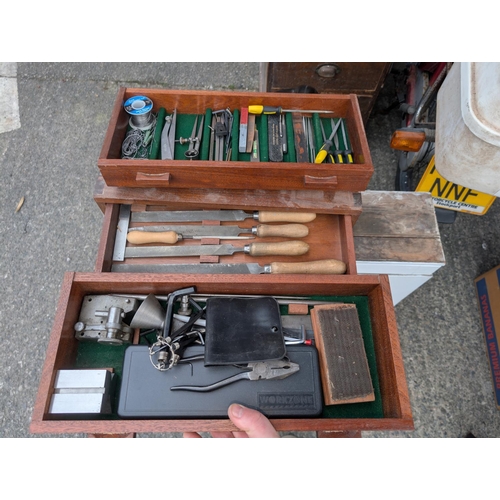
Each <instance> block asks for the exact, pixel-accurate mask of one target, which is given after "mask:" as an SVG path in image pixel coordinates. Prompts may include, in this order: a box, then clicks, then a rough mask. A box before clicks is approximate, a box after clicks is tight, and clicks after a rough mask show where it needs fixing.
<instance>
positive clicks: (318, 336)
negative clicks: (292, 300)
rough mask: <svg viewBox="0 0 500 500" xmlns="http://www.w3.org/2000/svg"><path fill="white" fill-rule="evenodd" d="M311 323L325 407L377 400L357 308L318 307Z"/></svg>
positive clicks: (327, 305)
mask: <svg viewBox="0 0 500 500" xmlns="http://www.w3.org/2000/svg"><path fill="white" fill-rule="evenodd" d="M311 320H312V324H313V330H314V339H315V341H316V347H317V349H318V354H319V362H320V369H321V381H322V385H323V397H324V400H325V404H327V405H336V404H346V403H362V402H366V401H374V400H375V393H374V390H373V384H372V380H371V376H370V369H369V366H368V359H367V357H366V352H365V346H364V342H363V335H362V332H361V325H360V324H359V318H358V312H357V309H356V306H355V305H354V304H326V305H320V306H314V307H313V309H312V310H311Z"/></svg>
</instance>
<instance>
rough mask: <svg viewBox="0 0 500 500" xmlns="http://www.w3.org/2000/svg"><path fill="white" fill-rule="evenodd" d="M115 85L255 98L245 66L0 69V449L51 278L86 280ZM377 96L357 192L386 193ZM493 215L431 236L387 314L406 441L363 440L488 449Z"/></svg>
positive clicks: (35, 349) (46, 323) (38, 339)
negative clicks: (419, 273) (427, 276)
mask: <svg viewBox="0 0 500 500" xmlns="http://www.w3.org/2000/svg"><path fill="white" fill-rule="evenodd" d="M120 86H135V87H138V86H144V87H162V88H179V89H229V90H232V89H233V90H240V89H241V90H250V91H257V90H258V88H259V64H258V63H237V64H231V63H217V64H209V63H154V64H153V63H138V64H135V63H134V64H130V63H127V64H125V63H59V64H56V63H20V64H18V65H16V64H6V63H0V105H1V107H2V111H1V112H0V122H2V125H0V127H2V126H3V128H0V132H1V133H0V172H1V173H2V178H3V181H2V183H1V184H0V197H1V199H2V203H1V206H0V248H1V252H2V253H1V260H0V276H1V278H2V294H1V298H0V301H1V305H0V366H1V368H0V437H31V435H30V433H29V424H30V419H31V414H32V410H33V404H34V401H35V397H36V393H37V390H38V383H39V377H40V373H41V369H42V365H43V362H44V359H45V351H46V348H47V344H48V339H49V335H50V331H51V327H52V323H53V320H54V314H55V309H56V305H57V302H58V297H59V291H60V286H61V282H62V278H63V274H64V272H65V271H92V270H93V268H94V263H95V258H96V252H97V245H98V242H99V236H100V231H101V225H102V213H101V211H100V210H99V209H98V207H97V205H96V204H95V202H94V201H93V198H92V196H93V189H94V184H95V179H96V176H97V175H98V168H97V158H98V155H99V152H100V149H101V145H102V141H103V138H104V134H105V131H106V129H107V126H108V121H109V117H110V113H111V109H112V107H113V103H114V100H115V96H116V93H117V90H118V88H119V87H120ZM6 92H9V94H8V95H9V96H10V97H9V98H8V99H7V100H6V101H4V100H2V99H3V97H2V94H4V95H5V93H6ZM16 94H18V101H17V95H16ZM391 97H392V95H391V92H390V82H389V83H388V85H387V86H386V88H385V89H384V91H383V92H382V94H381V96H380V98H379V100H378V102H377V105H376V107H375V110H374V113H373V114H372V117H371V119H370V121H369V123H368V125H367V130H366V132H367V136H368V142H369V145H370V148H371V152H372V158H373V162H374V166H375V173H374V175H373V178H372V179H371V182H370V185H369V189H375V190H392V189H393V187H394V175H395V170H396V163H395V155H394V152H393V151H392V150H391V149H390V148H389V140H390V137H391V134H392V132H393V131H394V129H395V128H396V127H397V126H398V124H399V116H398V113H397V111H391V112H390V113H389V114H384V113H380V111H381V110H384V109H385V108H386V107H387V106H388V104H389V101H390V98H391ZM17 102H18V107H17V106H16V104H17ZM5 103H7V104H8V106H9V111H8V112H6V111H4V110H6V109H7V104H5ZM16 113H18V116H17V115H16ZM23 199H24V202H23V204H22V206H20V205H21V204H20V202H21V200H23ZM499 212H500V205H499V204H498V203H496V204H494V205H493V207H492V208H491V209H490V211H489V212H488V213H487V214H486V215H485V216H483V217H477V216H468V215H462V214H461V215H459V216H458V217H457V220H456V221H455V223H454V224H452V225H440V231H441V237H442V243H443V247H444V251H445V255H446V265H445V266H444V267H443V268H441V269H440V270H439V271H437V272H436V273H435V275H434V276H433V278H432V279H431V280H430V281H429V282H427V283H426V284H425V285H423V286H422V287H421V288H419V289H418V290H417V291H416V292H414V293H413V294H411V295H410V296H409V297H407V298H406V299H404V300H403V301H402V302H401V303H399V304H398V305H397V306H396V316H397V322H398V328H399V334H400V339H401V346H402V351H403V357H404V362H405V368H406V375H407V381H408V386H409V392H410V398H411V404H412V409H413V415H414V421H415V430H414V431H411V432H367V433H364V437H408V438H412V437H434V438H438V437H448V438H453V437H454V438H460V437H466V436H468V435H473V436H475V437H499V436H500V412H499V411H498V410H497V409H496V406H495V400H494V397H493V390H492V381H491V376H490V371H489V367H488V362H487V358H486V351H485V346H484V341H483V334H482V330H481V323H480V317H479V311H478V306H477V303H476V297H475V290H474V283H473V280H474V278H475V277H477V276H478V275H480V274H482V273H483V272H485V271H487V270H489V269H490V268H492V267H494V266H496V265H498V264H499V263H500V254H499V248H500V231H499V230H498V216H499ZM150 436H151V435H146V436H142V437H150Z"/></svg>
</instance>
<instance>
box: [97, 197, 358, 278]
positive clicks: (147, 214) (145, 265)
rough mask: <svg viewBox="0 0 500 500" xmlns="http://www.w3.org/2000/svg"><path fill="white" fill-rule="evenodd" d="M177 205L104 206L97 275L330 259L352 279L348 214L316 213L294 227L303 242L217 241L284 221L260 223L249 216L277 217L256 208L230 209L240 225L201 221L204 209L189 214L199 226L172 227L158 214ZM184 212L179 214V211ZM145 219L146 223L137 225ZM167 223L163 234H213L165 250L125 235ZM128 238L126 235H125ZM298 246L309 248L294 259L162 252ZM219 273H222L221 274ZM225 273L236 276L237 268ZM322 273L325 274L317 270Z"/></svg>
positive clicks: (353, 259)
mask: <svg viewBox="0 0 500 500" xmlns="http://www.w3.org/2000/svg"><path fill="white" fill-rule="evenodd" d="M180 206H182V205H180V204H178V203H177V204H171V205H167V206H149V205H148V206H146V207H144V208H147V210H145V209H137V208H135V207H134V205H124V204H109V203H108V204H105V210H104V222H103V230H102V233H101V240H100V243H99V250H98V256H97V262H96V268H95V271H96V272H109V271H113V272H144V273H146V272H149V273H151V272H156V273H157V272H164V273H172V272H177V273H178V272H182V269H180V270H175V271H174V270H172V267H174V266H177V265H178V264H191V266H190V269H189V271H184V272H189V273H195V274H200V273H205V272H211V273H217V264H228V265H231V264H234V265H237V264H258V265H259V266H261V267H264V266H266V265H268V264H270V263H273V262H280V263H281V262H282V263H296V264H300V263H308V262H316V261H328V260H335V261H339V262H340V263H343V264H344V265H345V271H340V274H344V272H345V273H347V274H356V257H355V250H354V238H353V234H352V224H353V222H352V217H351V216H350V215H342V214H327V213H319V214H312V215H313V217H314V219H313V220H311V221H309V222H305V223H302V224H299V225H300V226H301V227H302V228H306V229H307V232H308V234H307V235H306V236H303V237H298V238H295V237H286V238H285V237H258V236H255V237H254V239H231V237H230V236H229V237H228V238H229V239H218V238H217V237H216V235H217V234H218V233H219V232H221V231H222V230H223V229H228V228H235V227H237V228H239V231H241V234H242V235H243V236H248V235H249V234H250V231H251V229H252V227H259V226H266V227H268V228H276V227H283V226H288V225H289V224H293V223H287V222H283V221H282V222H271V223H269V224H263V223H260V222H258V221H257V220H255V219H252V218H251V217H250V216H251V215H252V214H254V213H261V214H262V213H263V212H266V213H273V214H274V213H276V212H279V209H278V210H276V211H269V210H268V209H267V210H265V211H264V210H260V207H258V206H256V207H254V210H250V209H247V210H244V211H243V210H238V209H236V210H234V211H235V212H236V214H237V215H239V214H244V217H247V218H245V219H244V220H235V221H230V222H229V221H225V222H218V221H206V220H204V217H205V216H204V213H205V211H203V210H195V211H194V213H199V214H200V215H199V217H198V218H199V221H197V222H187V223H186V222H184V223H183V222H177V223H174V224H169V223H168V221H166V220H165V218H164V217H163V216H162V214H168V213H169V212H170V211H176V209H179V207H180ZM181 211H183V210H181ZM226 211H227V212H232V211H233V210H231V206H227V205H226V206H224V209H223V210H222V212H226ZM281 213H284V214H285V218H286V214H289V215H294V214H297V213H300V214H302V213H303V212H300V211H295V212H293V211H288V212H281ZM137 219H138V220H137ZM143 220H146V221H148V222H142V221H143ZM149 220H159V221H164V222H149ZM166 224H169V226H168V229H174V230H175V229H176V228H181V227H183V228H184V229H189V228H190V227H193V226H196V227H201V228H204V229H205V230H208V232H209V233H213V235H215V236H214V237H211V238H210V237H209V236H207V237H206V238H202V239H185V240H182V241H179V242H178V243H175V244H174V245H168V244H167V245H164V244H162V243H148V244H131V243H129V242H128V241H127V240H126V238H125V236H126V234H127V231H134V230H135V229H136V228H137V229H146V230H147V229H149V228H150V229H155V228H156V229H162V226H163V225H166ZM141 233H144V231H140V232H136V234H141ZM148 233H149V235H150V237H153V238H154V235H155V234H156V232H154V231H150V232H148ZM128 234H130V232H129V233H128ZM290 241H292V242H298V243H301V244H305V245H306V246H307V247H308V250H307V252H306V253H304V254H302V255H298V256H290V255H263V256H262V255H261V256H252V255H249V254H247V253H244V252H235V253H233V254H232V255H220V256H219V255H201V256H162V255H161V252H162V249H165V250H166V251H167V252H168V251H171V250H172V249H173V250H174V251H175V250H179V251H180V250H182V249H190V248H193V246H194V247H197V248H200V247H201V248H204V247H206V248H218V247H219V246H226V245H229V246H230V247H231V248H234V249H241V248H243V247H244V246H245V245H250V244H253V243H257V244H268V243H278V244H285V243H288V242H290ZM148 250H158V251H159V256H156V257H152V256H149V255H148ZM128 251H131V253H132V252H134V251H139V252H145V255H144V256H139V257H128V256H127V252H128ZM208 266H212V267H211V270H210V271H205V270H204V267H208ZM221 272H222V271H221ZM227 272H228V273H230V274H231V273H233V274H241V273H242V272H244V273H246V272H251V271H242V270H241V268H239V269H235V270H234V271H231V269H229V270H228V271H227ZM322 272H325V269H322Z"/></svg>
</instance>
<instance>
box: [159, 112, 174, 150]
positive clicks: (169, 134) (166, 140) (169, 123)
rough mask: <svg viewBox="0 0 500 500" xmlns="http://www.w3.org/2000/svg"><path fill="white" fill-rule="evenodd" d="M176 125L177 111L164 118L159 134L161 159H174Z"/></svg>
mask: <svg viewBox="0 0 500 500" xmlns="http://www.w3.org/2000/svg"><path fill="white" fill-rule="evenodd" d="M176 123H177V109H174V112H173V113H172V114H171V115H169V116H167V117H166V118H165V125H164V127H163V130H162V132H161V159H162V160H173V159H174V144H175V126H176Z"/></svg>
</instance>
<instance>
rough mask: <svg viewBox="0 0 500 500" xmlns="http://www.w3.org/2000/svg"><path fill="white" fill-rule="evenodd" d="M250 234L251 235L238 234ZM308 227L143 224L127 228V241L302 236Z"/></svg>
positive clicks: (168, 241)
mask: <svg viewBox="0 0 500 500" xmlns="http://www.w3.org/2000/svg"><path fill="white" fill-rule="evenodd" d="M240 234H250V235H252V236H239V235H240ZM308 234H309V229H308V227H307V226H305V225H303V224H279V225H270V224H259V225H258V226H254V227H251V228H248V229H247V228H241V227H239V226H210V225H207V226H175V225H174V226H143V227H139V228H133V229H130V230H129V233H128V235H127V241H128V242H129V243H132V244H134V245H142V244H144V243H167V244H172V243H177V242H178V241H181V240H183V239H202V238H218V239H221V240H233V239H251V238H254V237H255V236H258V237H259V238H268V237H280V238H303V237H305V236H307V235H308Z"/></svg>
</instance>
